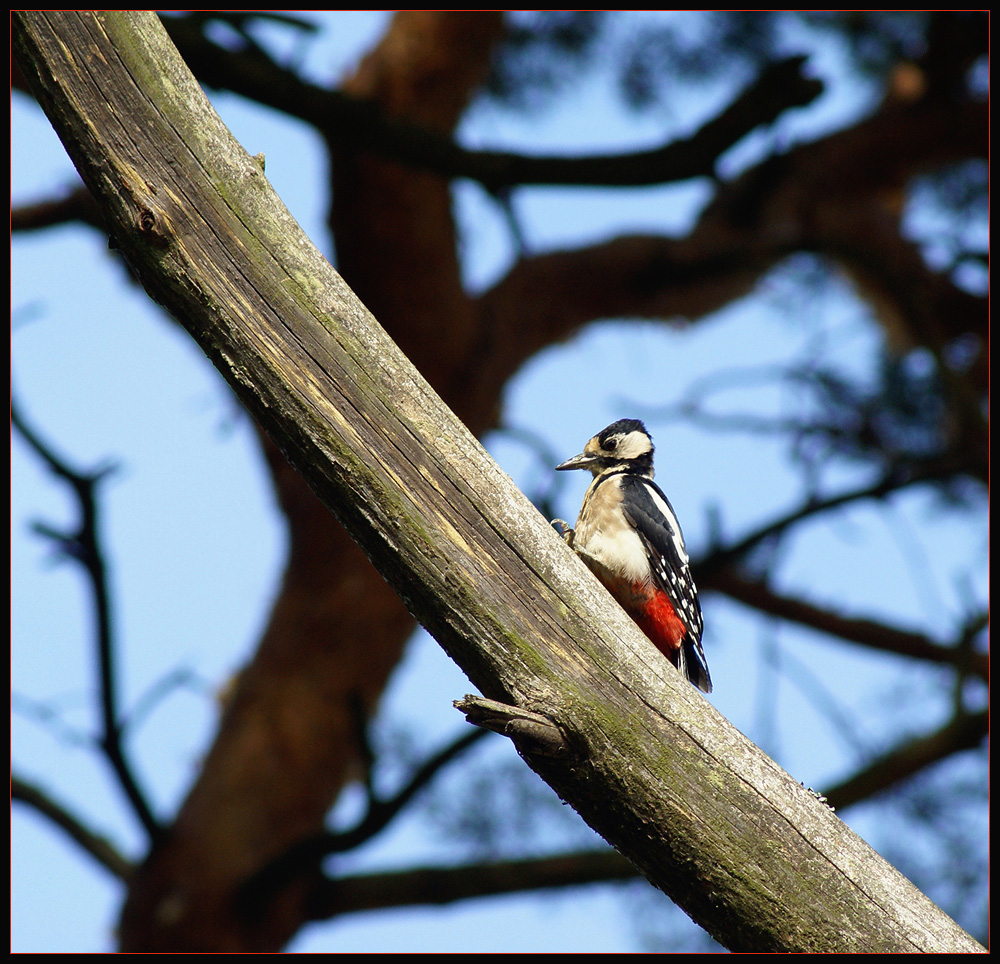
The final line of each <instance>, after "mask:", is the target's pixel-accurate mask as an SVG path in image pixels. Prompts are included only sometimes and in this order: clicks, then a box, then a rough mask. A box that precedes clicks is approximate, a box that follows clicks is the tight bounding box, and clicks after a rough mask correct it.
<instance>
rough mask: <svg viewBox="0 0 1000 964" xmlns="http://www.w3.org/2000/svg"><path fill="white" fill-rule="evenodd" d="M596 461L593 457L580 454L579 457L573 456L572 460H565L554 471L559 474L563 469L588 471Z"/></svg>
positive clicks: (583, 453)
mask: <svg viewBox="0 0 1000 964" xmlns="http://www.w3.org/2000/svg"><path fill="white" fill-rule="evenodd" d="M596 461H597V459H596V458H595V457H594V456H593V455H588V454H587V453H586V452H581V453H580V454H579V455H574V456H573V458H571V459H567V460H566V461H565V462H563V463H562V465H557V466H556V471H557V472H561V471H563V470H564V469H589V468H590V467H591V466H592V465H593V464H594V463H595V462H596Z"/></svg>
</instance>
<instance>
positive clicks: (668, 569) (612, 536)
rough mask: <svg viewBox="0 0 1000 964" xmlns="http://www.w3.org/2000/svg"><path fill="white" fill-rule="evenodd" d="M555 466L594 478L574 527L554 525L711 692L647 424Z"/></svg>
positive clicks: (682, 555) (656, 640)
mask: <svg viewBox="0 0 1000 964" xmlns="http://www.w3.org/2000/svg"><path fill="white" fill-rule="evenodd" d="M556 468H557V469H560V470H565V469H589V470H590V472H591V473H592V474H593V476H594V481H593V482H591V484H590V488H589V489H587V494H586V495H585V496H584V499H583V507H582V508H581V509H580V517H579V518H578V519H577V522H576V529H575V530H573V529H570V528H569V526H568V525H567V524H566V523H565V522H563V521H562V520H561V519H556V520H555V521H554V522H553V525H554V526H556V527H557V528H559V529H560V531H561V533H562V535H563V538H564V539H565V540H566V542H567V543H569V545H570V546H572V547H573V549H575V550H576V552H577V554H578V555H579V556H580V557H581V558H582V559H583V561H584V562H585V563H586V564H587V566H588V567H589V568H590V570H591V571H592V572H593V573H594V575H595V576H597V578H598V579H600V581H601V582H602V583H603V584H604V586H605V588H607V590H608V592H610V593H611V595H612V596H614V597H615V599H616V600H617V601H618V603H619V605H620V606H621V607H622V609H624V610H625V612H627V613H628V614H629V616H631V617H632V619H633V620H635V622H636V623H637V624H638V625H639V628H640V629H641V630H642V631H643V632H644V633H645V634H646V635H647V636H648V637H649V638H650V639H651V640H652V641H653V644H654V645H655V646H656V648H657V649H659V650H660V652H661V653H663V654H664V655H665V656H666V657H667V658H668V659H669V660H670V661H671V662H672V663H673V664H674V666H676V667H677V668H678V669H679V670H680V671H681V673H683V674H684V676H685V677H687V679H689V680H690V681H691V682H692V683H694V685H695V686H697V687H698V689H700V690H703V691H704V692H706V693H711V692H712V679H711V677H710V676H709V675H708V663H707V662H706V660H705V652H704V650H703V649H702V648H701V633H702V619H701V605H700V603H699V602H698V590H697V589H695V586H694V580H693V579H692V578H691V566H690V563H689V561H688V555H687V550H686V549H685V548H684V536H683V535H682V534H681V527H680V525H678V523H677V516H675V515H674V510H673V509H672V508H671V506H670V502H669V501H668V500H667V497H666V496H665V495H664V494H663V493H662V492H661V491H660V488H659V486H657V485H656V483H655V482H654V481H653V440H652V439H651V438H650V435H649V432H647V431H646V426H645V425H643V424H642V422H640V421H639V420H638V419H634V418H623V419H620V420H619V421H617V422H615V423H614V424H612V425H609V426H608V427H607V428H606V429H604V431H603V432H600V433H599V434H597V435H595V436H594V437H593V438H592V439H591V440H590V441H589V442H588V443H587V444H586V446H585V447H584V449H583V452H582V453H581V454H580V455H576V456H574V457H573V458H571V459H569V460H568V461H566V462H563V463H562V465H557V466H556Z"/></svg>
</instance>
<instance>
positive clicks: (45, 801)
mask: <svg viewBox="0 0 1000 964" xmlns="http://www.w3.org/2000/svg"><path fill="white" fill-rule="evenodd" d="M10 799H11V802H13V803H20V804H23V805H24V806H27V807H29V808H31V809H32V810H34V811H35V812H36V813H39V814H41V815H42V816H43V817H45V818H46V819H47V820H49V821H51V822H52V823H53V824H55V825H56V826H57V827H59V829H60V830H62V831H63V832H64V833H66V834H67V835H68V836H69V838H70V839H71V840H72V841H73V842H74V843H75V844H77V845H78V846H79V847H80V849H81V850H82V851H83V852H84V853H86V854H89V855H90V856H91V857H93V858H94V860H96V861H97V862H98V863H99V864H100V865H101V866H102V867H103V868H104V869H105V870H107V871H108V873H110V874H111V875H112V876H114V877H117V878H118V879H119V880H122V881H127V880H128V878H129V875H130V874H131V873H132V870H133V864H132V862H131V861H130V860H129V859H128V858H127V857H125V856H123V855H122V853H121V852H120V851H119V850H118V848H117V847H115V846H114V844H112V843H111V842H110V841H109V840H108V839H107V838H106V837H103V836H101V835H100V834H98V833H95V832H94V831H93V830H91V829H89V828H88V827H86V826H85V825H84V823H83V821H81V820H80V818H79V817H77V816H75V815H74V814H73V813H71V812H70V810H69V809H68V808H66V807H64V806H63V805H62V804H61V803H58V802H56V801H55V800H54V799H53V798H52V797H51V796H49V794H47V793H46V792H45V791H44V790H42V789H41V788H39V787H37V786H35V785H34V784H32V783H29V782H28V781H27V780H25V779H24V778H23V777H20V776H18V775H17V774H16V773H12V774H11V778H10Z"/></svg>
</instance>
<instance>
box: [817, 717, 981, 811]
mask: <svg viewBox="0 0 1000 964" xmlns="http://www.w3.org/2000/svg"><path fill="white" fill-rule="evenodd" d="M988 735H989V714H988V712H986V711H985V710H984V711H983V712H981V713H968V714H966V713H959V714H957V715H956V716H955V717H954V719H952V720H950V721H949V722H948V723H946V724H945V725H944V726H943V727H941V729H939V730H936V731H935V732H933V733H928V734H926V735H924V736H920V737H917V738H915V739H912V740H907V741H905V742H904V743H901V744H900V745H899V746H896V747H893V748H892V749H891V750H888V751H887V752H886V753H884V754H882V755H881V756H880V757H878V759H876V760H872V761H871V763H870V764H869V765H868V766H866V767H865V768H864V769H863V770H859V771H858V772H857V773H855V774H854V775H853V776H851V777H849V778H848V779H846V780H844V781H843V782H841V783H838V784H837V785H836V786H834V787H831V788H830V789H829V790H826V791H825V793H826V797H827V799H828V800H829V802H830V805H831V806H833V807H836V808H837V809H838V810H842V809H843V808H845V807H849V806H851V805H852V804H854V803H858V802H859V801H861V800H868V799H870V798H871V797H873V796H875V795H876V794H878V793H881V792H883V791H884V790H888V789H889V788H891V787H893V786H895V785H896V784H898V783H900V782H902V781H904V780H907V779H909V778H910V777H912V776H913V775H914V774H916V773H919V772H920V771H921V770H924V769H925V768H926V767H928V766H931V765H932V764H934V763H937V762H939V761H940V760H944V759H946V758H947V757H949V756H951V755H952V754H954V753H960V752H961V751H963V750H972V749H975V748H976V747H977V746H979V744H980V743H982V741H983V740H985V739H986V738H987V736H988Z"/></svg>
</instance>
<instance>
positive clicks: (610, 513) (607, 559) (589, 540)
mask: <svg viewBox="0 0 1000 964" xmlns="http://www.w3.org/2000/svg"><path fill="white" fill-rule="evenodd" d="M620 502H621V493H620V492H619V491H618V486H617V485H616V484H614V483H613V482H605V483H604V484H602V485H601V486H600V487H599V488H598V489H596V490H595V489H594V488H593V487H591V490H590V491H588V492H587V497H586V498H585V499H584V500H583V508H582V509H581V510H580V518H579V519H577V523H576V534H575V536H574V538H573V548H574V549H576V550H577V552H579V553H581V554H582V555H584V556H587V557H589V558H591V559H594V560H596V561H597V562H598V563H600V565H601V566H603V567H604V568H605V569H608V570H610V571H611V572H613V573H615V574H616V575H619V576H622V577H624V578H625V579H628V580H629V581H631V582H638V581H643V582H648V581H649V560H648V559H647V558H646V549H645V547H644V546H643V544H642V540H641V539H640V538H639V536H638V534H637V533H636V531H635V529H633V528H632V526H630V525H628V523H627V522H625V519H624V516H623V515H622V514H621V512H620V510H619V504H620Z"/></svg>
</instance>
